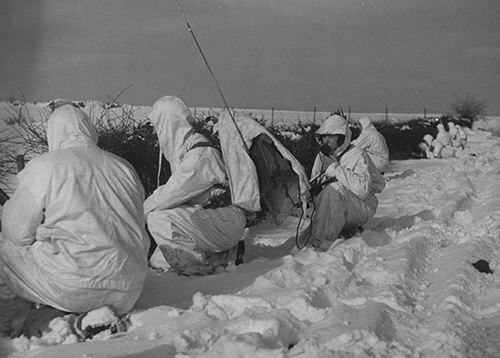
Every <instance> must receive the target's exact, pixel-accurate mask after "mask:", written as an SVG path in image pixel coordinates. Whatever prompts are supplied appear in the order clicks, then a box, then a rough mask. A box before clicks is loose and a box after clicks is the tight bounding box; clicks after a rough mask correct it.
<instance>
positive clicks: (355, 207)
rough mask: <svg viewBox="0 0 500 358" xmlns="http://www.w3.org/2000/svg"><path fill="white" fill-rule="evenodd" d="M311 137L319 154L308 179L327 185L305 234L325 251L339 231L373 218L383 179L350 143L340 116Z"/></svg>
mask: <svg viewBox="0 0 500 358" xmlns="http://www.w3.org/2000/svg"><path fill="white" fill-rule="evenodd" d="M315 135H316V139H317V140H318V143H319V144H320V153H318V155H317V157H316V159H315V161H314V165H313V169H312V173H311V177H312V178H313V179H312V180H313V181H314V180H315V179H316V180H319V181H321V182H326V183H327V184H326V186H324V187H323V189H322V190H321V191H320V193H319V194H318V196H317V197H316V198H315V210H314V215H313V217H312V220H311V225H310V227H309V229H308V230H306V231H305V235H309V238H310V240H309V242H310V243H311V244H312V246H313V247H316V248H320V249H322V250H326V249H328V247H329V246H330V245H331V243H332V242H333V241H334V240H335V239H337V237H338V235H339V234H340V232H341V231H342V229H351V228H357V227H358V226H360V225H364V224H365V223H366V222H368V220H370V219H371V218H372V217H373V215H374V214H375V211H376V209H377V206H378V200H377V198H376V197H375V194H376V193H380V192H381V191H382V190H383V189H384V187H385V180H384V177H383V176H382V175H381V174H380V172H379V171H378V170H377V168H375V165H374V164H373V162H372V161H371V159H370V157H369V156H368V154H367V153H366V152H365V151H363V150H362V149H360V148H358V147H356V146H353V145H351V144H350V139H351V131H350V129H349V126H348V125H347V121H346V120H345V119H344V118H342V117H341V116H338V115H332V116H330V117H328V118H327V119H325V121H324V122H323V123H322V124H321V126H320V127H319V129H318V130H317V131H316V134H315Z"/></svg>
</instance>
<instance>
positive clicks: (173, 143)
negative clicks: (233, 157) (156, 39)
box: [144, 96, 246, 275]
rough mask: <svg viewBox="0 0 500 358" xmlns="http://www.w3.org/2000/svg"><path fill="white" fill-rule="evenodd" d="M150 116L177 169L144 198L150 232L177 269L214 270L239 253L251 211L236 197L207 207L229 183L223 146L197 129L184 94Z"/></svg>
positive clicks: (155, 107)
mask: <svg viewBox="0 0 500 358" xmlns="http://www.w3.org/2000/svg"><path fill="white" fill-rule="evenodd" d="M149 118H150V120H151V123H152V124H153V126H154V128H155V130H156V134H157V135H158V141H159V145H160V149H161V151H162V153H163V156H164V157H165V159H166V160H167V161H168V162H169V163H170V170H171V173H172V174H171V176H170V178H169V179H168V181H167V182H166V183H165V184H163V185H162V186H160V187H159V188H158V189H156V190H155V191H154V192H153V193H152V194H151V196H150V197H148V198H147V199H146V201H145V202H144V213H145V214H146V218H147V225H148V229H149V232H150V234H151V235H152V237H153V239H154V240H155V242H156V244H157V245H158V248H159V250H160V251H161V253H162V254H163V257H164V258H165V259H166V261H167V262H168V263H169V264H170V266H171V267H172V268H173V269H175V270H176V271H177V272H179V273H181V274H186V275H190V274H202V275H203V274H209V273H212V272H213V271H214V269H215V268H216V266H217V265H219V264H224V263H227V260H228V259H229V258H228V257H226V256H228V255H226V254H228V253H229V252H233V251H234V253H235V250H230V249H233V248H235V247H236V245H237V243H238V241H240V239H241V238H242V236H243V231H244V229H245V225H246V218H245V212H244V210H243V209H241V208H239V207H238V206H236V205H232V204H231V203H230V202H226V203H222V204H221V205H219V207H213V206H210V207H207V205H208V204H209V203H211V202H213V198H214V197H217V196H220V195H221V194H222V193H223V192H224V190H225V189H224V187H225V186H227V183H228V181H227V175H226V168H225V165H224V162H223V160H222V156H221V153H220V152H219V150H217V149H216V148H214V147H212V146H211V144H210V142H209V141H208V139H207V138H205V137H204V136H203V135H201V134H199V133H196V132H195V130H194V128H193V126H192V123H193V117H192V115H191V113H190V111H189V109H188V108H187V106H186V105H185V104H184V103H183V102H182V101H181V100H180V99H179V98H176V97H171V96H166V97H162V98H160V99H159V100H158V101H156V103H155V104H154V105H153V109H152V111H151V114H150V116H149ZM228 250H230V251H229V252H228Z"/></svg>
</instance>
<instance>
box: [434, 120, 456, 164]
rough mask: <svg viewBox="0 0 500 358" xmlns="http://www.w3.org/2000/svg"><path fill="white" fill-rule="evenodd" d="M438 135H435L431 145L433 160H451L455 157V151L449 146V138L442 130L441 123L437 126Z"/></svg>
mask: <svg viewBox="0 0 500 358" xmlns="http://www.w3.org/2000/svg"><path fill="white" fill-rule="evenodd" d="M437 130H438V133H437V135H436V139H434V142H433V143H432V146H433V147H434V150H433V153H432V154H433V156H434V158H451V157H453V156H455V150H454V149H453V147H452V144H451V137H450V135H449V134H448V132H447V131H446V129H445V128H444V125H443V124H442V123H439V124H438V125H437Z"/></svg>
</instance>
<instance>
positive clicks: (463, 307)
mask: <svg viewBox="0 0 500 358" xmlns="http://www.w3.org/2000/svg"><path fill="white" fill-rule="evenodd" d="M469 139H470V140H469V146H468V148H467V149H466V151H465V152H463V153H460V154H459V158H454V159H450V160H408V161H399V162H393V163H392V165H391V169H390V171H389V172H388V173H387V174H386V178H387V179H388V182H387V187H386V189H385V191H384V192H383V193H382V194H381V195H379V200H380V205H379V208H378V211H377V213H376V215H375V217H374V218H373V219H372V220H371V221H370V222H369V223H368V224H367V225H366V226H365V231H364V232H363V233H362V234H358V235H357V236H355V237H353V238H351V239H349V240H344V241H337V242H336V244H334V245H333V246H332V247H331V248H330V250H328V251H327V252H322V253H319V252H317V251H314V250H312V249H310V248H307V249H303V250H300V251H299V250H296V249H294V248H293V238H292V239H290V240H288V241H286V242H284V241H285V240H286V239H287V238H289V237H293V235H294V233H295V224H296V221H294V220H293V219H290V220H289V221H287V223H286V225H285V227H284V228H280V229H273V228H272V227H263V226H261V227H255V228H253V231H252V232H251V233H250V235H249V239H248V249H247V253H246V262H247V263H245V264H243V265H240V266H236V267H232V268H231V269H230V270H228V271H226V272H222V273H219V274H216V275H212V276H208V277H193V278H187V277H181V276H177V275H176V274H174V273H171V272H166V273H161V274H158V273H155V272H153V271H151V272H150V274H149V277H148V279H147V282H146V286H145V288H144V291H143V294H142V296H141V297H140V299H139V301H138V303H137V305H136V308H135V309H134V311H133V312H132V314H131V318H130V320H131V326H130V327H129V329H128V331H127V332H125V333H120V334H117V335H115V336H112V337H108V338H107V339H104V340H102V337H101V340H97V339H96V340H94V341H88V342H85V343H78V344H57V345H51V344H53V343H54V342H58V341H61V340H62V338H64V335H65V334H67V331H66V330H64V329H61V330H60V331H57V330H54V331H52V332H47V333H45V334H44V335H43V336H42V338H41V339H31V340H27V339H26V338H18V339H14V340H11V339H8V338H3V339H2V340H0V355H2V356H11V357H87V358H88V357H191V356H196V357H252V358H257V357H304V358H306V357H307V358H310V357H500V340H499V339H498V337H500V185H499V184H500V140H499V138H498V137H494V136H492V135H491V134H490V133H488V132H482V131H473V132H471V134H470V137H469ZM263 225H264V224H263ZM283 242H284V243H283ZM259 243H260V244H266V245H269V246H263V245H260V244H259ZM277 243H283V245H281V246H277V245H276V244H277ZM478 260H484V261H485V262H483V264H486V263H488V264H489V268H490V269H491V271H492V273H486V272H480V271H479V270H478V269H476V268H475V266H473V263H476V262H477V261H478ZM485 266H486V265H485ZM54 327H57V325H54Z"/></svg>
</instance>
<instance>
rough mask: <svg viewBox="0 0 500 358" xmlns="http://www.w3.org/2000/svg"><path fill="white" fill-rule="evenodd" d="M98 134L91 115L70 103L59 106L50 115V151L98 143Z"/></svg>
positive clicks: (48, 130)
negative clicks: (90, 117) (91, 120)
mask: <svg viewBox="0 0 500 358" xmlns="http://www.w3.org/2000/svg"><path fill="white" fill-rule="evenodd" d="M97 140H98V135H97V131H96V129H95V127H94V125H93V124H92V123H91V122H90V119H89V117H88V116H87V114H86V113H85V112H83V111H82V110H81V109H79V108H76V107H74V106H72V105H70V104H66V105H64V106H61V107H59V108H57V109H56V110H55V111H54V112H53V113H52V114H51V115H50V117H49V121H48V124H47V142H48V145H49V151H51V150H57V149H64V148H68V147H77V146H88V145H97Z"/></svg>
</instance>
